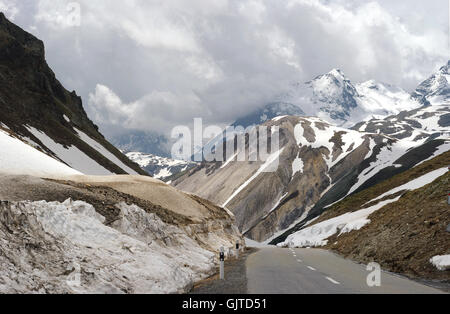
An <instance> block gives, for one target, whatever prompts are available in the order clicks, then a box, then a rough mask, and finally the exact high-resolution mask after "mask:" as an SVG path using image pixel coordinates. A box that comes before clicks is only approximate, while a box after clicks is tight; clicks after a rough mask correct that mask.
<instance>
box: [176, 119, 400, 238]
mask: <svg viewBox="0 0 450 314" xmlns="http://www.w3.org/2000/svg"><path fill="white" fill-rule="evenodd" d="M265 125H267V126H269V127H272V126H279V127H280V151H278V152H272V155H274V154H278V155H279V166H278V168H277V169H276V171H275V172H267V173H264V172H261V169H262V168H263V167H266V166H267V163H263V162H235V161H233V160H227V161H226V162H223V163H203V164H202V165H200V166H198V167H196V168H194V169H192V170H190V171H188V172H187V173H186V174H185V175H183V176H182V177H180V178H179V179H177V180H175V181H174V182H173V185H174V186H176V187H177V188H180V189H182V190H185V191H188V192H193V193H196V194H198V195H199V196H202V197H204V198H207V199H209V200H211V201H213V202H215V203H217V204H222V205H223V206H227V207H228V208H229V209H230V210H231V211H232V212H233V213H234V214H235V215H236V218H237V222H238V225H239V227H240V228H241V230H242V231H243V232H244V233H245V235H246V236H247V237H249V238H252V239H255V240H258V241H264V240H266V239H268V238H270V237H271V236H273V235H274V234H275V233H277V232H279V231H280V230H284V229H286V228H288V227H289V226H291V225H292V224H293V223H294V222H296V221H297V220H298V219H299V218H301V217H302V216H303V217H304V216H305V215H306V214H307V213H308V212H309V210H310V209H311V208H312V207H313V206H314V205H315V204H316V203H317V202H318V201H319V200H320V199H322V198H323V196H324V195H325V194H326V192H327V191H329V190H330V189H331V188H332V187H336V189H337V190H338V191H336V192H335V195H334V197H333V198H330V199H329V200H328V202H330V203H332V202H333V201H337V200H338V199H339V198H342V197H344V196H345V195H346V194H347V193H349V192H350V189H351V187H352V186H354V185H355V184H356V183H357V181H358V174H359V173H361V172H362V171H363V170H364V169H366V168H367V167H368V166H369V163H368V160H369V158H370V157H372V158H374V156H373V155H377V152H380V151H381V149H382V148H385V149H388V148H390V147H393V146H395V144H396V141H395V140H391V139H388V138H386V137H384V136H382V135H377V134H366V133H360V132H357V131H351V130H346V129H342V128H338V127H336V126H333V125H330V124H328V123H326V122H325V121H323V120H320V119H318V118H301V117H280V118H276V119H273V120H272V121H270V122H267V123H266V124H265ZM269 159H270V158H269ZM364 162H365V166H364V165H363V164H364ZM349 173H352V174H353V175H352V176H348V174H349Z"/></svg>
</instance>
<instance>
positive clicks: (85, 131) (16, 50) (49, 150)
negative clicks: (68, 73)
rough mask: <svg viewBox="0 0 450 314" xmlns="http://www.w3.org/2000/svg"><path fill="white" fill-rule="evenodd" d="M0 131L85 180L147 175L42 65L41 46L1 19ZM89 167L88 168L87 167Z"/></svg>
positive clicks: (40, 42) (42, 51)
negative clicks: (87, 177)
mask: <svg viewBox="0 0 450 314" xmlns="http://www.w3.org/2000/svg"><path fill="white" fill-rule="evenodd" d="M0 112H1V115H0V127H1V128H2V129H3V130H4V131H7V132H8V133H10V134H12V135H14V136H16V138H20V139H21V140H23V141H24V142H27V143H28V144H30V145H32V146H34V147H35V148H37V149H39V150H41V151H43V152H45V153H46V154H48V155H50V156H53V157H54V158H56V159H58V160H60V161H62V162H63V163H65V164H67V165H69V166H70V167H72V168H74V169H76V170H78V171H81V172H83V173H87V174H111V173H117V174H126V173H131V174H146V173H145V172H144V171H143V170H142V169H140V168H139V166H138V165H137V164H135V163H133V162H131V161H130V160H129V159H128V158H127V157H126V156H124V155H123V154H122V153H121V152H120V151H118V150H117V149H116V148H115V147H114V146H112V145H111V144H110V143H109V142H108V141H106V140H105V138H104V137H103V136H102V135H101V134H100V133H99V131H98V128H97V126H95V125H94V124H93V123H92V121H91V120H89V118H88V117H87V115H86V112H85V111H84V109H83V106H82V102H81V99H80V97H78V96H77V95H76V93H75V92H69V91H67V90H66V89H65V88H64V87H63V86H62V85H61V84H60V83H59V82H58V80H57V79H56V77H55V74H54V73H53V72H52V70H51V69H50V68H49V66H48V65H47V63H46V61H45V51H44V44H43V43H42V41H40V40H39V39H37V38H35V37H34V36H33V35H31V34H29V33H27V32H25V31H24V30H22V29H21V28H19V27H18V26H16V25H14V24H12V23H11V22H9V21H8V20H7V19H6V18H5V16H4V15H3V14H2V13H0ZM87 164H89V166H86V165H87Z"/></svg>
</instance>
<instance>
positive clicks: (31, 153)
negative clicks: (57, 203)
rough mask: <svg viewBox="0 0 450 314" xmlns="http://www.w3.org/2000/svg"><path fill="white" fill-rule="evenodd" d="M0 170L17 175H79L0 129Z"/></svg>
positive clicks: (77, 172)
mask: <svg viewBox="0 0 450 314" xmlns="http://www.w3.org/2000/svg"><path fill="white" fill-rule="evenodd" d="M0 147H2V149H1V152H0V172H3V173H8V174H17V175H35V176H43V177H45V176H52V175H80V174H82V173H81V172H79V171H76V170H74V169H72V168H70V167H69V166H67V165H65V164H63V163H62V162H60V161H58V160H56V159H53V158H52V157H50V156H48V155H46V154H44V153H42V152H40V151H39V150H37V149H35V148H34V147H32V146H30V145H27V144H25V143H24V142H22V141H21V140H19V139H17V138H15V137H12V136H10V135H9V134H7V133H5V132H4V131H2V130H0Z"/></svg>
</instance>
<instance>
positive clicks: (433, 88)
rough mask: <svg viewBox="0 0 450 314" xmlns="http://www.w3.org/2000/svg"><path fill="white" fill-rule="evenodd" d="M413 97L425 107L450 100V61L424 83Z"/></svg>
mask: <svg viewBox="0 0 450 314" xmlns="http://www.w3.org/2000/svg"><path fill="white" fill-rule="evenodd" d="M413 97H414V98H415V99H417V100H419V101H420V102H421V103H422V104H424V105H432V104H436V103H442V102H446V101H449V100H450V60H449V61H448V62H447V64H446V65H444V66H442V67H441V68H440V69H439V71H437V72H436V73H434V74H433V75H431V76H430V77H429V78H428V79H426V80H425V81H423V82H422V83H421V84H420V85H419V87H417V89H416V90H415V91H414V93H413Z"/></svg>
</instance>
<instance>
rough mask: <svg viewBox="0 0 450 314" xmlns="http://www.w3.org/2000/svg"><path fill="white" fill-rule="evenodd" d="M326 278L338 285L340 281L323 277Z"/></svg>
mask: <svg viewBox="0 0 450 314" xmlns="http://www.w3.org/2000/svg"><path fill="white" fill-rule="evenodd" d="M325 278H326V279H328V280H329V281H331V282H332V283H334V284H335V285H340V283H339V282H338V281H336V280H334V279H333V278H330V277H325Z"/></svg>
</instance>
